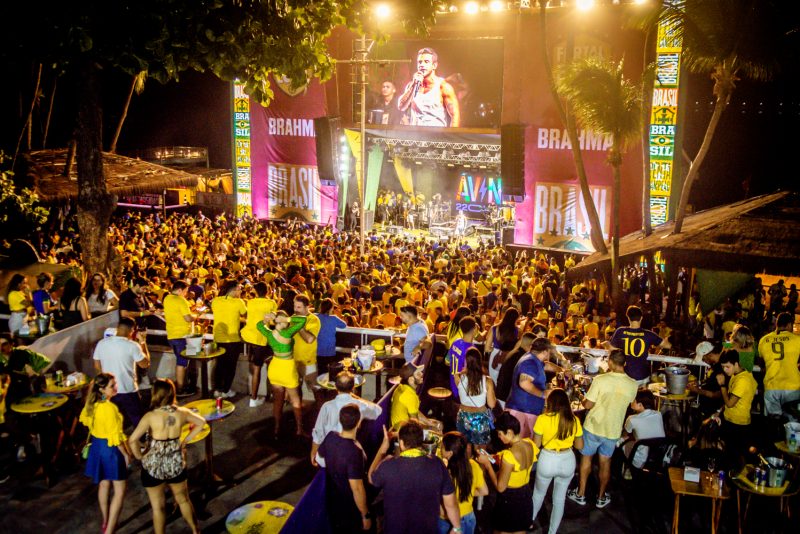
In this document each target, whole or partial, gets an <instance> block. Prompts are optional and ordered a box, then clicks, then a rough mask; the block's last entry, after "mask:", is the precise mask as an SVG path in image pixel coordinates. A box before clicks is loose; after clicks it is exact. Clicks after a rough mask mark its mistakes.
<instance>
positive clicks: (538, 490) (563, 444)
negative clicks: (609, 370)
mask: <svg viewBox="0 0 800 534" xmlns="http://www.w3.org/2000/svg"><path fill="white" fill-rule="evenodd" d="M533 442H534V443H536V446H537V447H539V448H540V449H541V453H540V454H539V464H538V465H537V467H536V483H535V486H534V489H533V517H534V519H535V518H536V515H537V514H538V513H539V510H541V508H542V502H544V496H545V494H546V493H547V489H548V488H549V487H550V482H551V481H552V482H553V511H552V512H551V513H550V530H549V534H555V533H556V531H558V526H559V525H560V524H561V518H562V517H563V515H564V500H565V499H566V496H567V489H569V483H570V481H571V480H572V477H573V476H574V475H575V453H574V452H573V451H572V447H573V446H575V447H576V448H578V449H582V448H583V428H582V427H581V422H580V420H578V418H577V417H575V414H573V413H572V407H571V406H570V404H569V397H567V393H566V392H565V391H564V390H563V389H554V390H552V391H551V392H550V395H548V396H547V404H546V405H545V409H544V413H542V415H540V416H539V417H537V418H536V423H535V424H534V425H533Z"/></svg>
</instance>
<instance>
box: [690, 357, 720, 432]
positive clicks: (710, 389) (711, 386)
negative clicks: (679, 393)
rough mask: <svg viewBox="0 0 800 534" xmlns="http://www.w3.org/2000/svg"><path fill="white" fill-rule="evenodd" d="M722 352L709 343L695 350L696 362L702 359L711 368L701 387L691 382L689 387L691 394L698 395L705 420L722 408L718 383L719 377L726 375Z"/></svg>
mask: <svg viewBox="0 0 800 534" xmlns="http://www.w3.org/2000/svg"><path fill="white" fill-rule="evenodd" d="M721 352H722V348H721V347H720V346H718V345H714V344H712V343H711V342H709V341H703V342H702V343H700V344H698V345H697V348H696V349H695V360H697V359H701V360H702V361H703V362H705V363H707V364H708V366H709V368H708V370H707V371H706V375H705V377H703V380H702V381H701V382H700V384H699V385H698V383H697V382H689V384H688V386H687V387H688V388H689V391H690V392H692V393H695V394H697V397H698V399H699V403H700V413H702V414H703V418H706V417H709V416H710V415H711V414H713V413H714V412H716V411H718V410H719V409H720V408H721V407H722V391H721V389H720V385H719V382H718V381H717V375H724V373H723V371H722V365H721V364H720V363H719V355H720V353H721Z"/></svg>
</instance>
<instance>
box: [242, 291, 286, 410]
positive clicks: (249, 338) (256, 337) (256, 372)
mask: <svg viewBox="0 0 800 534" xmlns="http://www.w3.org/2000/svg"><path fill="white" fill-rule="evenodd" d="M253 289H255V291H256V298H254V299H250V300H249V301H247V321H246V323H245V325H244V328H242V339H243V340H244V343H245V351H246V352H247V355H248V357H249V358H250V375H251V380H250V407H251V408H256V407H258V406H261V405H262V404H264V399H263V398H259V397H258V388H259V386H260V385H261V367H262V366H263V365H264V362H265V361H266V360H267V359H268V358H269V357H271V356H272V348H271V347H270V346H269V345H268V344H267V338H266V336H264V334H262V333H261V332H259V331H258V328H256V325H257V324H258V323H259V321H263V320H264V316H265V315H266V314H268V313H273V312H275V311H276V310H277V309H278V305H277V303H276V302H275V301H274V300H272V299H270V298H267V284H265V283H264V282H257V283H256V285H255V286H253ZM267 391H269V386H267Z"/></svg>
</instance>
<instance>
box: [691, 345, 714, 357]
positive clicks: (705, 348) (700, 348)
mask: <svg viewBox="0 0 800 534" xmlns="http://www.w3.org/2000/svg"><path fill="white" fill-rule="evenodd" d="M713 351H714V345H713V344H712V343H709V342H708V341H703V342H701V343H698V344H697V348H695V349H694V354H695V357H697V358H702V357H703V356H705V355H706V354H708V353H709V352H713Z"/></svg>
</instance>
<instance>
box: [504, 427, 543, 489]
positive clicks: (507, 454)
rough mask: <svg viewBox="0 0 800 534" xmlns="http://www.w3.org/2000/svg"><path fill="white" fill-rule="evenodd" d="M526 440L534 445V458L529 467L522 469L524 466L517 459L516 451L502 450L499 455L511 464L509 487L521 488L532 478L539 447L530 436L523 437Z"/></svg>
mask: <svg viewBox="0 0 800 534" xmlns="http://www.w3.org/2000/svg"><path fill="white" fill-rule="evenodd" d="M522 441H524V442H526V443H528V444H529V445H530V446H531V447H533V459H532V461H531V465H529V466H528V468H527V469H522V466H521V465H520V463H519V462H518V461H517V458H516V456H514V453H513V452H511V449H505V450H502V451H500V454H499V457H500V461H503V462H506V463H509V464H511V468H512V469H511V476H510V477H509V479H508V487H509V488H521V487H522V486H524V485H525V484H527V483H528V482H530V480H531V469H532V468H533V464H535V463H536V458H537V457H538V456H539V447H537V446H536V444H535V443H534V442H533V440H532V439H530V438H523V440H522Z"/></svg>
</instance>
